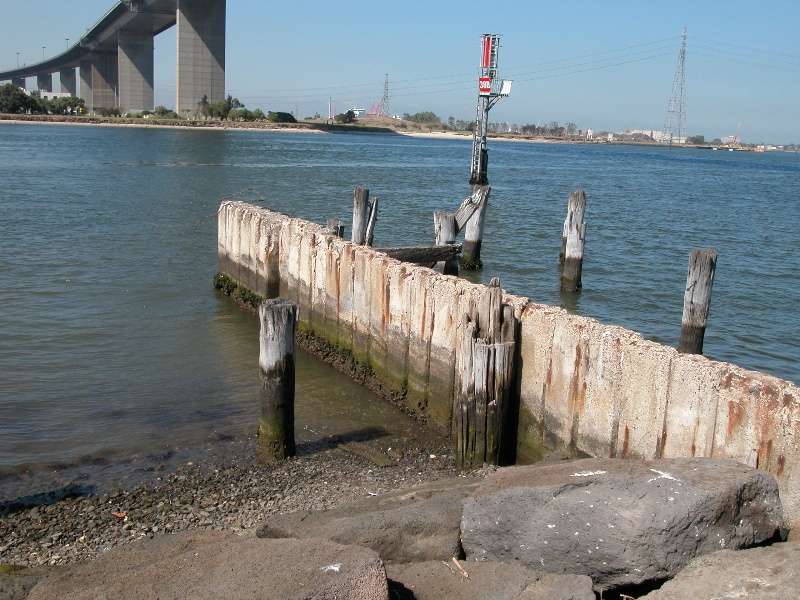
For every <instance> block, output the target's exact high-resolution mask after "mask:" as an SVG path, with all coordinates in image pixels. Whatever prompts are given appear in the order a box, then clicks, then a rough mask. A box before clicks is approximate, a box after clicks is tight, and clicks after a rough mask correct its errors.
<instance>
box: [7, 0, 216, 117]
mask: <svg viewBox="0 0 800 600" xmlns="http://www.w3.org/2000/svg"><path fill="white" fill-rule="evenodd" d="M225 12H226V0H122V1H119V2H117V3H116V4H115V5H114V6H113V7H112V8H111V10H109V11H108V12H107V13H106V14H105V15H104V16H103V17H102V18H101V19H100V20H99V21H98V22H97V23H95V25H94V26H92V27H91V28H90V29H89V30H88V31H87V32H86V34H85V35H84V36H83V37H82V38H81V39H80V40H79V41H78V42H77V43H75V44H74V45H73V46H71V47H70V48H68V49H67V50H66V51H65V52H62V53H61V54H59V55H57V56H53V57H51V58H49V59H46V60H43V61H42V62H39V63H35V64H30V65H26V66H24V67H21V68H20V67H18V68H16V69H11V70H8V71H0V81H9V80H10V81H11V82H12V83H13V84H15V85H17V86H19V87H21V88H26V85H25V82H26V78H28V77H35V78H36V89H38V90H39V91H40V92H41V93H46V92H50V93H52V92H53V91H54V90H53V74H54V73H59V77H60V81H61V92H63V93H68V94H71V95H73V96H79V97H81V98H83V99H84V100H85V101H86V106H87V108H89V110H92V111H96V110H98V109H101V108H106V109H108V108H119V109H120V110H122V111H123V112H131V113H134V112H141V111H143V110H153V108H154V106H153V104H154V93H153V71H154V68H153V65H154V44H153V39H154V38H155V36H156V35H158V34H160V33H162V32H164V31H166V30H167V29H170V28H171V27H172V26H173V25H177V45H176V46H177V59H176V65H177V81H176V98H175V111H176V112H177V113H178V114H181V115H184V116H188V115H191V114H194V113H195V111H196V110H197V105H198V103H199V102H200V101H201V100H202V99H203V96H206V98H207V99H208V101H209V102H212V103H213V102H217V101H219V100H224V99H225Z"/></svg>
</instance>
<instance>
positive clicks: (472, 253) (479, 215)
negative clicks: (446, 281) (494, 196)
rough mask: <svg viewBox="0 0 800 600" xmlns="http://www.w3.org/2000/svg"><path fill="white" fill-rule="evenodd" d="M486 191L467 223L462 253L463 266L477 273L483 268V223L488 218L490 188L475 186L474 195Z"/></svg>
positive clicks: (473, 188)
mask: <svg viewBox="0 0 800 600" xmlns="http://www.w3.org/2000/svg"><path fill="white" fill-rule="evenodd" d="M482 189H485V190H486V193H485V194H481V195H480V198H481V200H482V201H481V202H480V204H479V205H478V206H477V207H476V209H475V212H473V213H472V216H471V217H470V218H469V220H468V221H467V223H466V227H465V229H464V249H463V250H462V252H461V261H460V262H461V266H462V267H463V268H465V269H467V270H468V271H475V270H477V269H480V268H481V267H483V262H482V261H481V242H482V241H483V222H484V218H485V216H486V204H487V203H488V200H489V189H490V188H489V187H488V186H473V187H472V191H473V194H474V193H476V192H479V191H481V190H482Z"/></svg>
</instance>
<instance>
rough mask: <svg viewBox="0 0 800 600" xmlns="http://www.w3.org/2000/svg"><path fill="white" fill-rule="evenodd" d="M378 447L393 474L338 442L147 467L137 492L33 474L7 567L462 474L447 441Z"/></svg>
mask: <svg viewBox="0 0 800 600" xmlns="http://www.w3.org/2000/svg"><path fill="white" fill-rule="evenodd" d="M362 445H363V444H362ZM369 446H370V448H371V449H372V450H373V451H378V452H379V453H381V454H382V455H383V456H385V457H386V458H388V459H389V460H384V461H381V462H382V463H383V464H386V466H380V467H379V466H377V464H376V463H375V462H371V461H369V460H367V459H366V458H363V457H362V456H360V455H359V454H355V453H353V452H351V451H345V450H343V449H342V447H340V445H339V444H337V443H336V440H332V441H330V442H328V443H326V444H316V445H314V444H306V445H303V446H301V447H300V448H298V456H297V457H294V458H291V459H287V460H285V461H282V462H279V463H273V464H268V465H257V464H255V460H254V456H255V444H254V442H252V441H237V442H230V443H229V444H228V446H227V449H228V451H227V452H225V453H223V454H222V455H220V454H219V453H218V454H217V455H213V456H206V458H202V457H201V459H200V460H198V459H196V458H195V460H189V461H185V462H181V463H180V464H175V461H174V460H173V462H172V463H170V464H168V465H167V466H164V465H163V464H162V465H159V466H158V467H156V468H150V469H144V470H141V469H139V470H138V471H141V472H146V473H147V474H148V477H147V478H145V479H146V480H145V481H144V482H142V483H136V484H135V485H131V486H129V487H118V488H116V487H110V486H109V485H108V484H109V482H103V484H102V485H99V484H98V485H93V486H86V485H84V484H83V482H81V481H77V482H65V483H64V484H63V485H60V486H58V488H57V489H53V487H52V486H50V489H44V490H36V489H29V488H26V485H27V484H29V478H30V475H29V474H21V475H19V476H10V477H6V478H4V479H5V481H4V482H0V483H4V484H5V485H3V486H0V564H6V565H9V564H12V565H20V566H36V565H65V564H70V563H74V562H78V561H83V560H87V559H92V558H95V557H97V556H99V555H102V554H103V553H105V552H107V551H108V550H110V549H111V548H113V547H115V546H118V545H120V544H125V543H128V542H131V541H133V540H136V539H139V538H142V537H145V536H148V537H152V536H156V535H162V534H166V533H170V532H177V531H187V530H193V529H214V530H234V531H247V530H250V529H253V528H255V527H256V526H257V525H259V524H261V523H262V522H263V521H264V520H266V519H267V517H269V516H271V515H274V514H276V513H284V512H291V511H296V510H304V509H325V508H331V507H334V506H337V505H340V504H342V503H345V502H350V501H353V500H356V499H359V498H363V497H365V496H367V495H375V494H379V493H382V492H387V491H391V490H396V489H402V488H406V487H411V486H414V485H418V484H420V483H424V482H428V481H434V480H437V479H441V478H443V477H452V476H453V475H454V474H455V470H454V467H453V457H452V453H451V451H450V448H449V445H448V444H447V442H446V441H444V440H441V441H435V440H434V439H433V438H428V437H425V438H418V439H408V438H399V437H397V436H389V437H384V438H381V439H379V440H371V441H370V442H369ZM345 447H347V446H345ZM356 451H357V450H356ZM387 463H388V464H387ZM131 468H132V467H131ZM122 479H124V478H122ZM12 484H13V485H12ZM39 485H41V482H39ZM89 489H93V490H96V491H95V492H94V493H87V490H89ZM9 490H14V491H13V492H11V495H9V493H10V492H9ZM20 490H24V491H25V494H24V495H23V494H20Z"/></svg>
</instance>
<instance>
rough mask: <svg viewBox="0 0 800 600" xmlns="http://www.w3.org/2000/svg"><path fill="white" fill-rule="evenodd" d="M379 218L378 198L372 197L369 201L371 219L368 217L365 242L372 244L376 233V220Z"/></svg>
mask: <svg viewBox="0 0 800 600" xmlns="http://www.w3.org/2000/svg"><path fill="white" fill-rule="evenodd" d="M377 220H378V199H377V198H372V199H371V200H370V201H369V219H367V233H366V235H365V236H364V244H365V245H367V246H372V238H373V236H374V234H375V222H376V221H377Z"/></svg>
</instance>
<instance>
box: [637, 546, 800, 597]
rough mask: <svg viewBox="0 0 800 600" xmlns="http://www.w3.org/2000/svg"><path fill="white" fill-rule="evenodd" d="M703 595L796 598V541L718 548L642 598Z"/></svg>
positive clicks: (799, 580) (799, 550) (799, 549)
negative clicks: (725, 548) (770, 544)
mask: <svg viewBox="0 0 800 600" xmlns="http://www.w3.org/2000/svg"><path fill="white" fill-rule="evenodd" d="M685 598H703V599H704V600H717V599H720V600H722V599H723V598H758V599H759V600H796V599H797V598H800V544H798V543H789V544H774V545H772V546H769V547H766V548H752V549H750V550H739V551H737V552H734V551H732V550H721V551H719V552H714V553H713V554H708V555H706V556H701V557H698V558H695V559H694V560H693V561H692V562H691V563H690V564H689V566H688V567H686V568H685V569H684V570H683V571H681V572H680V573H678V575H677V576H676V577H675V579H673V580H671V581H668V582H667V583H665V584H664V585H663V586H661V589H659V590H656V591H655V592H650V593H649V594H647V595H646V596H643V597H642V600H644V599H647V600H684V599H685Z"/></svg>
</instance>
